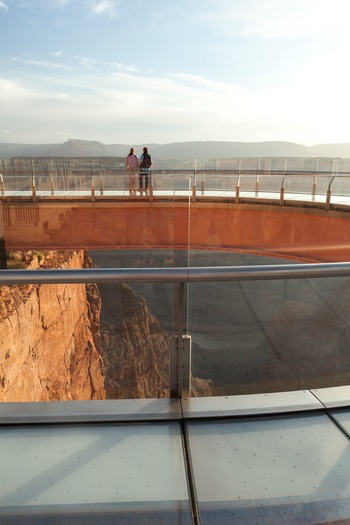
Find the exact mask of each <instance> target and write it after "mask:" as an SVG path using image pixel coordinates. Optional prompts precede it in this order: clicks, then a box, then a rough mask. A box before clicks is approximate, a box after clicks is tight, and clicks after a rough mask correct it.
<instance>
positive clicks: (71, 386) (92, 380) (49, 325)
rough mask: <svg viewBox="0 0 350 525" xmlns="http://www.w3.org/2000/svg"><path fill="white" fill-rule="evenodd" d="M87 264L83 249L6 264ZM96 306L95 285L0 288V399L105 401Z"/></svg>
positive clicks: (98, 303)
mask: <svg viewBox="0 0 350 525" xmlns="http://www.w3.org/2000/svg"><path fill="white" fill-rule="evenodd" d="M88 264H89V262H88V260H87V258H86V255H85V254H84V252H82V251H78V252H64V251H61V252H45V253H42V252H40V253H39V252H34V253H33V252H29V253H25V254H22V253H15V254H10V257H9V267H18V268H29V269H37V268H39V267H42V268H67V269H68V268H70V269H72V268H82V267H84V266H86V265H88ZM39 271H40V270H39ZM100 308H101V300H100V296H99V293H98V290H97V287H96V285H94V284H91V285H86V286H85V285H84V284H69V285H67V284H57V285H56V284H55V285H52V284H47V285H21V286H16V285H14V286H2V287H1V289H0V400H1V401H58V400H75V399H81V400H83V399H104V398H105V389H104V376H103V365H102V359H101V348H100V340H99V312H100Z"/></svg>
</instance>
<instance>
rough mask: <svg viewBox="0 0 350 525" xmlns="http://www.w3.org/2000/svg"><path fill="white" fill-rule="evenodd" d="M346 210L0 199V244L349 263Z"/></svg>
mask: <svg viewBox="0 0 350 525" xmlns="http://www.w3.org/2000/svg"><path fill="white" fill-rule="evenodd" d="M349 219H350V213H349V212H347V211H338V212H335V211H328V212H326V211H324V210H321V209H314V208H301V207H295V208H293V207H286V206H283V207H279V206H273V205H270V206H269V205H262V204H261V205H257V204H254V205H249V204H238V205H236V204H232V203H224V202H223V203H218V202H215V203H214V202H213V203H208V202H195V203H191V204H190V211H189V207H188V203H187V202H176V203H175V202H146V201H143V202H95V203H89V202H79V203H74V204H72V203H68V202H67V203H65V202H62V203H53V202H51V203H28V204H15V203H4V204H3V206H2V221H3V225H4V231H5V246H6V249H7V250H18V249H21V250H28V249H35V250H43V249H52V250H54V249H60V248H66V249H72V248H74V249H76V248H84V249H95V250H96V249H123V248H134V247H139V248H168V247H174V248H187V247H188V246H189V245H190V247H191V249H215V250H221V249H222V250H235V251H240V250H244V251H249V252H254V253H264V254H270V255H276V256H284V257H286V258H291V257H293V258H298V259H301V260H304V261H350V222H349Z"/></svg>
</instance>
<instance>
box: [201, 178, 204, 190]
mask: <svg viewBox="0 0 350 525" xmlns="http://www.w3.org/2000/svg"><path fill="white" fill-rule="evenodd" d="M201 194H202V195H204V173H202V182H201Z"/></svg>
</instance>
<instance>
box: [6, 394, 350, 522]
mask: <svg viewBox="0 0 350 525" xmlns="http://www.w3.org/2000/svg"><path fill="white" fill-rule="evenodd" d="M168 402H169V400H168ZM191 402H192V401H191ZM218 402H219V403H220V400H218ZM99 403H100V405H99ZM126 403H128V402H126ZM130 403H131V402H129V404H130ZM148 403H149V405H150V401H149V400H148ZM176 403H177V404H178V405H179V408H180V410H179V411H177V410H176V409H174V402H173V401H171V410H170V411H168V412H167V411H163V412H162V411H160V412H158V415H157V414H156V413H155V412H154V413H153V414H152V413H151V412H152V410H149V408H147V410H146V411H145V406H146V405H143V406H141V405H138V407H139V408H137V405H135V404H134V405H133V409H132V410H131V412H133V414H132V416H130V414H131V412H130V413H129V415H128V413H127V411H125V410H124V412H123V414H122V415H119V416H118V417H117V416H115V417H113V414H112V412H113V410H111V413H110V414H109V415H108V414H107V411H106V409H102V410H101V411H100V418H98V417H96V416H97V415H98V414H97V410H96V409H97V408H98V407H99V406H100V407H101V408H102V407H103V404H104V402H103V401H100V402H96V403H95V404H93V405H92V406H93V410H95V411H96V413H95V415H93V416H92V417H90V418H89V417H88V416H87V412H86V413H85V415H84V417H81V414H80V415H79V414H78V415H77V416H76V417H74V409H75V408H76V407H77V406H79V405H78V404H74V403H73V405H71V404H70V403H66V404H65V406H68V405H69V406H70V407H73V408H70V411H71V412H70V417H68V416H67V414H66V415H65V416H64V417H61V421H60V420H59V419H60V418H58V417H56V416H55V418H53V419H52V410H51V408H50V405H54V406H55V408H54V410H53V412H55V411H56V413H57V407H59V406H60V404H59V403H58V404H57V403H56V404H50V403H44V404H36V410H37V405H40V408H41V409H42V410H44V409H45V410H49V411H51V420H50V416H47V417H46V416H45V414H44V413H42V414H41V415H40V417H39V416H38V414H36V415H35V414H34V412H35V411H34V412H32V414H34V415H33V417H32V418H30V417H29V416H28V412H30V410H31V404H30V403H29V404H25V403H23V404H18V407H19V409H18V410H17V411H13V413H14V412H16V414H15V416H14V417H13V419H12V420H11V414H10V409H11V408H12V409H14V408H15V407H16V406H17V404H16V403H14V404H11V403H10V404H9V405H10V406H8V404H3V405H2V406H1V407H0V461H1V474H0V486H1V489H0V523H1V524H3V523H4V524H14V523H16V524H73V525H75V524H84V525H89V524H94V525H95V524H96V525H97V524H112V523H113V524H141V523H142V524H144V525H147V524H170V525H172V524H179V525H180V524H181V525H187V524H192V523H194V524H199V523H201V524H203V525H205V524H208V525H209V524H220V525H225V524H235V523H237V524H247V525H248V524H249V525H251V524H259V525H262V524H263V525H265V524H266V525H273V524H276V525H281V524H291V525H292V524H293V525H295V524H326V523H328V524H338V525H340V524H342V525H344V524H348V523H349V524H350V434H349V432H350V408H347V407H342V408H334V409H333V408H331V409H327V408H325V406H323V408H322V409H312V410H308V411H305V410H300V411H297V412H290V413H288V412H286V413H277V414H273V413H271V414H262V415H258V416H257V415H248V414H247V415H245V416H242V415H240V416H233V415H231V416H230V415H228V414H227V413H225V416H222V415H221V416H220V414H219V413H217V414H216V417H212V416H213V414H211V417H208V416H206V415H205V413H204V412H202V413H200V412H197V413H196V414H195V415H194V416H193V417H191V415H190V414H189V413H187V415H186V411H185V410H184V411H182V409H181V401H180V400H177V401H176ZM201 403H203V400H201ZM11 405H12V406H11ZM26 405H28V407H29V408H28V410H27V417H24V418H23V423H22V424H20V423H19V421H20V420H21V413H20V412H21V410H22V409H23V410H25V406H26ZM4 406H6V411H7V415H6V417H5V414H4V411H3V410H1V409H3V407H4ZM81 406H85V407H86V405H81ZM104 406H105V405H104ZM108 406H109V409H111V407H112V408H113V405H108ZM119 406H120V405H119ZM124 406H125V405H124ZM159 406H160V404H159V400H154V407H155V408H156V410H158V409H159ZM140 407H141V408H140ZM146 412H147V413H146ZM79 418H81V420H80V421H79ZM103 419H104V421H103ZM113 419H114V420H113ZM45 421H46V422H45Z"/></svg>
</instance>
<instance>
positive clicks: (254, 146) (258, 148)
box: [0, 139, 350, 160]
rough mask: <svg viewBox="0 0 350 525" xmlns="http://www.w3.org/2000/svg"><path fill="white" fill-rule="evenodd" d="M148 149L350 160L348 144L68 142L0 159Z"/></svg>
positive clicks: (9, 150) (168, 154)
mask: <svg viewBox="0 0 350 525" xmlns="http://www.w3.org/2000/svg"><path fill="white" fill-rule="evenodd" d="M145 145H146V146H148V147H149V150H150V153H151V154H152V156H153V157H154V158H155V159H158V160H167V159H177V160H190V159H203V160H205V159H232V158H247V157H255V158H256V157H331V158H338V157H339V158H350V143H344V144H318V145H315V146H304V145H302V144H295V143H293V142H282V141H275V142H273V141H270V142H222V141H221V142H220V141H204V142H203V141H193V142H172V143H169V144H103V143H102V142H98V141H94V140H79V139H69V140H67V141H66V142H64V143H63V144H15V143H0V159H8V158H11V157H28V156H29V157H126V155H127V154H128V152H129V149H130V147H131V146H132V147H135V149H136V153H141V152H142V148H143V146H145Z"/></svg>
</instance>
